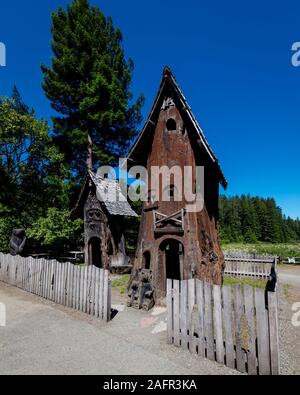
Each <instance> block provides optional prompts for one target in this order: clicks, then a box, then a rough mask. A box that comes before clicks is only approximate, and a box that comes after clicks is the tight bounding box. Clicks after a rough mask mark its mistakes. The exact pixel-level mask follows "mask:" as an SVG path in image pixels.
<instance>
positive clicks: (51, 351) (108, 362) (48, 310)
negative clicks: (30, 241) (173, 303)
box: [0, 282, 238, 375]
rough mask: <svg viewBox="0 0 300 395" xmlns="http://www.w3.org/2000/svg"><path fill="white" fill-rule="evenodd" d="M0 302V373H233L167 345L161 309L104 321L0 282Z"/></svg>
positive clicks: (118, 315)
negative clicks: (1, 319) (3, 320)
mask: <svg viewBox="0 0 300 395" xmlns="http://www.w3.org/2000/svg"><path fill="white" fill-rule="evenodd" d="M0 302H2V303H5V305H6V309H7V326H6V327H0V374H171V375H178V374H199V375H200V374H238V373H237V372H235V371H232V370H230V369H228V368H226V367H223V366H221V365H218V364H216V363H213V362H211V361H208V360H203V359H201V358H199V357H197V356H193V355H191V354H189V353H188V352H187V351H184V350H180V349H178V348H176V347H174V346H171V345H167V344H166V341H165V338H166V333H165V332H164V331H163V330H164V329H165V314H164V313H163V314H160V315H156V316H153V315H151V314H150V313H146V312H141V311H135V310H133V309H128V310H126V308H125V311H123V312H120V313H118V314H117V315H116V317H115V318H114V319H113V321H112V322H110V323H108V324H105V323H102V322H100V321H99V320H96V319H95V318H92V317H89V316H87V315H85V314H82V313H78V312H75V311H73V310H70V309H68V308H65V307H62V306H58V305H55V304H53V303H51V302H48V301H45V300H43V299H41V298H39V297H37V296H34V295H31V294H29V293H26V292H24V291H21V290H19V289H17V288H14V287H11V286H8V285H6V284H3V283H1V282H0Z"/></svg>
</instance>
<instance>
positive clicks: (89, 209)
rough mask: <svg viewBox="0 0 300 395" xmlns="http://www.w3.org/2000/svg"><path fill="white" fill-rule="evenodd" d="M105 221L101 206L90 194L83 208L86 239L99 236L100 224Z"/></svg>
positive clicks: (94, 196)
mask: <svg viewBox="0 0 300 395" xmlns="http://www.w3.org/2000/svg"><path fill="white" fill-rule="evenodd" d="M104 221H105V215H104V214H103V212H102V209H101V205H100V202H99V200H98V199H97V197H96V195H94V194H90V195H89V197H88V200H87V203H86V206H85V224H86V236H87V239H90V238H92V237H99V236H100V235H101V224H102V223H103V222H104Z"/></svg>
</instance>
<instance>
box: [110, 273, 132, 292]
mask: <svg viewBox="0 0 300 395" xmlns="http://www.w3.org/2000/svg"><path fill="white" fill-rule="evenodd" d="M129 278H130V274H123V275H122V276H120V277H117V278H115V279H113V280H112V282H111V286H112V287H113V288H116V289H118V291H119V292H120V294H121V295H124V294H126V293H127V286H128V282H129Z"/></svg>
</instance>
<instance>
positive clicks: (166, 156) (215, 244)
mask: <svg viewBox="0 0 300 395" xmlns="http://www.w3.org/2000/svg"><path fill="white" fill-rule="evenodd" d="M135 165H142V166H145V167H146V168H147V169H148V174H150V169H151V166H160V167H161V166H168V167H169V168H172V167H173V166H175V165H177V166H179V167H180V169H181V170H182V174H184V167H185V166H191V168H192V169H193V171H192V179H193V182H194V184H195V183H196V167H197V166H203V167H204V187H205V189H204V208H203V210H201V211H200V212H190V211H188V210H186V208H187V205H188V204H189V202H188V201H187V200H186V198H185V196H183V198H182V199H181V200H180V201H177V199H175V198H174V197H175V196H176V193H177V190H176V189H177V187H176V186H175V185H173V184H172V181H171V182H170V184H169V185H167V189H168V190H167V191H161V189H162V185H161V180H160V181H159V182H160V187H161V188H160V192H161V193H160V196H155V193H156V192H155V191H154V192H153V191H152V190H150V189H149V191H148V202H145V203H144V207H143V212H142V217H141V224H140V230H139V237H138V244H137V249H136V257H135V262H134V271H133V276H132V281H133V279H134V278H136V273H137V272H138V271H139V270H141V269H145V270H149V271H151V272H152V273H151V278H152V280H151V281H152V286H153V289H154V297H155V300H156V303H157V302H159V301H160V300H163V298H164V297H165V295H166V279H167V278H173V279H189V278H192V277H193V276H194V277H196V278H199V279H205V280H207V281H209V282H210V283H214V284H221V283H222V279H223V269H224V257H223V253H222V251H221V247H220V242H219V236H218V196H219V184H221V185H222V186H223V187H224V188H226V187H227V181H226V179H225V177H224V175H223V173H222V170H221V168H220V166H219V163H218V160H217V158H216V156H215V155H214V153H213V151H212V149H211V148H210V146H209V144H208V142H207V140H206V138H205V136H204V134H203V131H202V130H201V128H200V126H199V124H198V123H197V121H196V119H195V117H194V115H193V113H192V111H191V109H190V107H189V105H188V104H187V101H186V99H185V97H184V96H183V94H182V92H181V90H180V88H179V86H178V84H177V83H176V81H175V78H174V76H173V74H172V72H171V70H170V68H168V67H167V68H165V70H164V73H163V78H162V81H161V85H160V88H159V91H158V94H157V96H156V99H155V102H154V104H153V107H152V110H151V112H150V115H149V117H148V119H147V121H146V124H145V126H144V128H143V130H142V132H141V133H140V135H139V136H138V138H137V140H136V142H135V144H134V145H133V147H132V148H131V150H130V152H129V155H128V166H130V167H132V166H135ZM183 182H184V181H183ZM149 185H151V180H149ZM182 187H183V185H182ZM149 188H150V187H149ZM164 188H165V189H166V186H165V185H164ZM164 192H167V193H168V194H169V198H170V199H169V200H170V201H164V200H165V199H163V198H162V193H164ZM194 192H195V191H194ZM153 194H154V195H153ZM135 281H136V280H135ZM135 285H136V284H135Z"/></svg>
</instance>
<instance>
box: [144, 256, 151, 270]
mask: <svg viewBox="0 0 300 395" xmlns="http://www.w3.org/2000/svg"><path fill="white" fill-rule="evenodd" d="M143 266H144V269H148V270H149V269H150V266H151V255H150V252H149V251H145V252H144V254H143Z"/></svg>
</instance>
